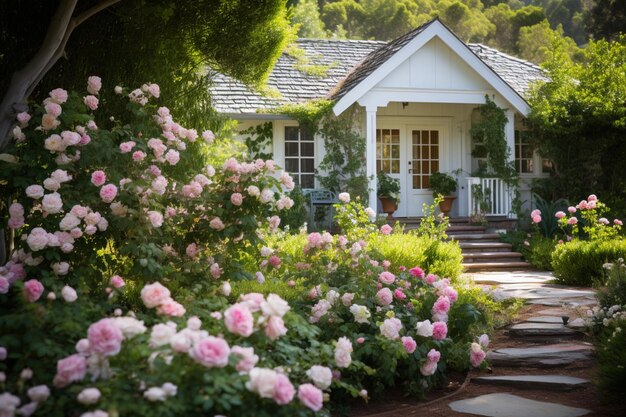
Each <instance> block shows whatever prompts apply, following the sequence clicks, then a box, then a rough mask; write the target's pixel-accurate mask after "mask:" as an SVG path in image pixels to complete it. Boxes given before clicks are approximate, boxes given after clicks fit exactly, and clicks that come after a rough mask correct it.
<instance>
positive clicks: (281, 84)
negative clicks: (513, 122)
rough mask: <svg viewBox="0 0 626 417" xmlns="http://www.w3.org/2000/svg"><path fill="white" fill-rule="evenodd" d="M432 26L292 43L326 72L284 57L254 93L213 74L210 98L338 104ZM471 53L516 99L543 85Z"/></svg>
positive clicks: (229, 102)
mask: <svg viewBox="0 0 626 417" xmlns="http://www.w3.org/2000/svg"><path fill="white" fill-rule="evenodd" d="M431 23H432V22H430V23H427V24H425V25H422V26H420V27H418V28H416V29H414V30H412V31H411V32H409V33H407V34H405V35H403V36H401V37H399V38H396V39H395V40H393V41H391V42H388V43H387V42H381V41H363V40H329V39H298V40H297V41H296V43H297V47H298V48H299V49H300V50H302V51H303V52H304V56H305V59H306V60H308V61H309V62H310V64H313V65H316V66H318V65H319V66H324V67H326V68H327V69H326V71H325V74H323V75H321V76H320V75H314V74H313V73H311V72H310V71H306V70H303V69H302V68H300V67H299V65H300V64H299V61H298V60H297V59H296V58H294V57H293V56H291V55H289V54H288V53H286V52H284V53H283V54H282V55H281V56H280V58H279V59H278V62H277V63H276V66H275V67H274V69H273V70H272V72H271V74H270V76H269V79H268V82H267V89H268V90H269V91H270V94H266V95H264V94H262V93H260V92H257V91H254V90H252V89H251V88H249V87H248V86H246V85H245V84H243V83H241V82H240V81H237V80H235V79H233V78H230V77H228V76H226V75H224V74H220V73H214V74H213V85H212V87H211V95H212V100H213V106H214V107H215V109H216V110H217V111H218V112H220V113H226V114H254V113H265V112H268V111H270V110H273V109H276V108H278V107H280V106H281V105H283V104H288V103H303V102H306V101H309V100H311V99H316V98H332V99H338V98H341V97H342V96H343V95H345V94H346V93H347V92H348V91H350V90H351V89H352V88H354V87H355V86H356V85H357V84H359V83H360V82H361V81H363V80H364V79H365V78H366V77H367V76H368V75H370V74H371V73H372V72H373V71H374V70H376V68H378V67H379V66H380V65H382V64H383V63H384V62H385V61H386V60H388V59H389V58H390V57H391V56H392V55H393V54H395V53H396V52H397V51H398V50H400V49H401V48H402V47H403V46H405V45H406V44H407V43H408V42H410V41H411V39H413V38H415V37H416V36H417V35H418V34H419V33H421V32H422V31H423V30H424V29H425V28H426V27H428V25H430V24H431ZM467 46H468V47H469V49H470V50H471V51H472V52H473V53H474V54H476V55H477V56H478V57H479V58H480V59H481V60H482V61H483V62H484V63H485V64H487V66H489V67H490V68H491V69H492V70H493V71H494V72H495V73H496V74H497V75H498V76H500V77H501V78H502V79H503V80H504V81H505V82H506V83H508V84H509V85H510V86H511V87H512V88H513V89H514V90H515V91H516V92H517V93H518V94H519V95H520V96H522V97H525V95H526V93H527V92H528V88H529V86H530V85H531V84H532V83H533V82H534V81H537V80H546V79H547V78H546V76H545V74H544V73H543V71H542V70H541V68H539V67H538V66H536V65H534V64H532V63H530V62H527V61H524V60H521V59H519V58H515V57H512V56H510V55H507V54H504V53H502V52H500V51H497V50H496V49H493V48H489V47H487V46H484V45H480V44H469V45H467Z"/></svg>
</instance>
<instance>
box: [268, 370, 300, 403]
mask: <svg viewBox="0 0 626 417" xmlns="http://www.w3.org/2000/svg"><path fill="white" fill-rule="evenodd" d="M295 395H296V390H295V388H294V387H293V384H292V383H291V381H289V378H288V377H287V375H283V374H280V373H279V374H276V382H275V383H274V396H273V398H274V401H276V404H280V405H285V404H289V403H290V402H291V400H293V397H294V396H295Z"/></svg>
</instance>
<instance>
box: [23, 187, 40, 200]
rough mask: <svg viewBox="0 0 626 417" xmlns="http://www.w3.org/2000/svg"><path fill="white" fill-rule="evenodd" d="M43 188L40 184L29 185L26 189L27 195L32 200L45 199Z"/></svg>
mask: <svg viewBox="0 0 626 417" xmlns="http://www.w3.org/2000/svg"><path fill="white" fill-rule="evenodd" d="M43 193H44V190H43V187H42V186H41V185H38V184H33V185H29V186H28V187H26V195H27V196H28V197H30V198H34V199H39V198H41V197H43Z"/></svg>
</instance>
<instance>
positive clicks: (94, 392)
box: [76, 388, 102, 405]
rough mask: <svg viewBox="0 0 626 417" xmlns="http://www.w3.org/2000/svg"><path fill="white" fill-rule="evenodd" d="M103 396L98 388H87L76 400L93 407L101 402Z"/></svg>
mask: <svg viewBox="0 0 626 417" xmlns="http://www.w3.org/2000/svg"><path fill="white" fill-rule="evenodd" d="M101 395H102V394H101V393H100V390H99V389H98V388H85V389H84V390H82V391H81V392H80V393H79V394H78V396H77V397H76V399H77V400H78V402H79V403H81V404H83V405H92V404H95V403H97V402H98V400H100V397H101Z"/></svg>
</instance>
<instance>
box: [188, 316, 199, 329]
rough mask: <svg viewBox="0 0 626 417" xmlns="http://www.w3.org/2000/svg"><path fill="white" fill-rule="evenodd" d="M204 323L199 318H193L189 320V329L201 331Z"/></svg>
mask: <svg viewBox="0 0 626 417" xmlns="http://www.w3.org/2000/svg"><path fill="white" fill-rule="evenodd" d="M200 326H202V321H201V320H200V319H199V318H198V317H197V316H192V317H189V318H188V319H187V328H188V329H190V330H200Z"/></svg>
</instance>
